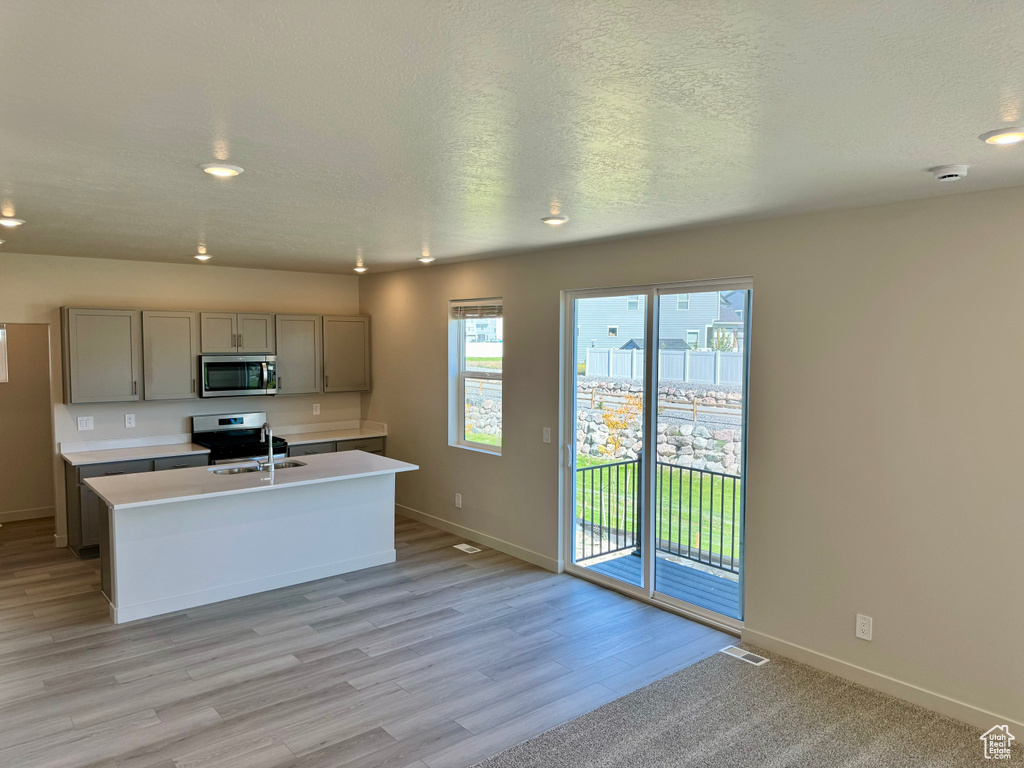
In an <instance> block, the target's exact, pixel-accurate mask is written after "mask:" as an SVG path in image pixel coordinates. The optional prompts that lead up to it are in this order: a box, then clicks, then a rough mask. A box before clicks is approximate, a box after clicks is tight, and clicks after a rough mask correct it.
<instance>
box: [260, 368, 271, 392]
mask: <svg viewBox="0 0 1024 768" xmlns="http://www.w3.org/2000/svg"><path fill="white" fill-rule="evenodd" d="M261 365H262V366H263V382H262V384H261V386H260V389H266V388H267V385H268V384H269V383H270V373H269V372H268V371H267V364H266V363H261Z"/></svg>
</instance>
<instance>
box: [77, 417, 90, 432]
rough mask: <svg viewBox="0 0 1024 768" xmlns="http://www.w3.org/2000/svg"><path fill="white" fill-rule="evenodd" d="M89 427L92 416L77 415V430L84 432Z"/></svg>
mask: <svg viewBox="0 0 1024 768" xmlns="http://www.w3.org/2000/svg"><path fill="white" fill-rule="evenodd" d="M89 429H92V416H79V417H78V431H79V432H85V431H86V430H89Z"/></svg>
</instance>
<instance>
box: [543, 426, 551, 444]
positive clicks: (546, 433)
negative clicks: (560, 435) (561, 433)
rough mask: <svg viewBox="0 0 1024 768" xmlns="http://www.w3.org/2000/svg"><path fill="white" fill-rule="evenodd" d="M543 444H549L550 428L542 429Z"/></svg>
mask: <svg viewBox="0 0 1024 768" xmlns="http://www.w3.org/2000/svg"><path fill="white" fill-rule="evenodd" d="M544 442H545V443H550V442H551V427H544Z"/></svg>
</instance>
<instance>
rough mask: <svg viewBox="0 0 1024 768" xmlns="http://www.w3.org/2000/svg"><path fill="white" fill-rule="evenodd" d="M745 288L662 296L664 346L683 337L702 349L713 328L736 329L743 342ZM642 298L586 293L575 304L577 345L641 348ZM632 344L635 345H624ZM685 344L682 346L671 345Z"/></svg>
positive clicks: (738, 338) (642, 325) (709, 338)
mask: <svg viewBox="0 0 1024 768" xmlns="http://www.w3.org/2000/svg"><path fill="white" fill-rule="evenodd" d="M745 301H746V294H745V293H744V292H743V291H726V292H722V293H715V292H712V291H706V292H702V293H691V294H685V293H683V294H677V295H671V296H665V297H664V298H663V300H662V304H661V311H660V314H659V317H660V323H661V328H660V330H661V336H663V337H664V343H663V344H662V349H672V348H673V347H668V346H665V344H666V343H674V342H676V341H679V342H682V343H683V344H685V345H686V347H685V348H689V349H705V348H707V347H708V345H709V343H710V340H711V339H713V338H714V334H715V329H718V328H720V329H728V331H729V332H730V334H731V333H732V331H733V330H736V331H738V333H737V340H738V341H739V342H740V344H742V339H743V323H744V317H743V312H744V304H745ZM643 307H644V299H643V298H642V297H639V296H608V297H602V298H597V299H585V300H583V301H580V302H579V303H578V304H577V318H576V331H577V334H578V336H579V342H578V343H579V347H580V349H586V348H587V347H595V348H598V349H622V348H625V349H641V348H642V347H643V335H644V312H643ZM628 344H634V346H631V347H630V346H626V345H628ZM675 348H676V349H684V347H675Z"/></svg>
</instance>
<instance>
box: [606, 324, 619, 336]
mask: <svg viewBox="0 0 1024 768" xmlns="http://www.w3.org/2000/svg"><path fill="white" fill-rule="evenodd" d="M608 335H609V336H611V337H613V338H614V337H615V336H618V335H619V326H617V325H609V326H608Z"/></svg>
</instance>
